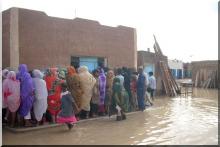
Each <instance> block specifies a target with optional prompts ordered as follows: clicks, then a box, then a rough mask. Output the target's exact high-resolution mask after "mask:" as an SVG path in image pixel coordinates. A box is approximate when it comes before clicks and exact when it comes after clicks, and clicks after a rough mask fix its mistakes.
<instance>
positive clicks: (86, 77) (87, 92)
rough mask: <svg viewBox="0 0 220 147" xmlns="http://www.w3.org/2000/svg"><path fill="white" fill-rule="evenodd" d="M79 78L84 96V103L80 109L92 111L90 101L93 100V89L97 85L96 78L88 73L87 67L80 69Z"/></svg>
mask: <svg viewBox="0 0 220 147" xmlns="http://www.w3.org/2000/svg"><path fill="white" fill-rule="evenodd" d="M79 77H80V81H81V82H82V88H83V91H84V93H83V95H82V103H81V105H80V109H82V110H84V111H90V101H91V98H92V89H93V87H94V85H95V82H96V80H95V78H94V77H93V75H91V74H90V73H89V72H88V68H87V67H86V66H81V67H80V68H79Z"/></svg>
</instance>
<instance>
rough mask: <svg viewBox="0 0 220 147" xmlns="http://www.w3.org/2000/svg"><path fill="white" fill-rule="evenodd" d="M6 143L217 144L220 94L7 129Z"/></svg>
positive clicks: (201, 91)
mask: <svg viewBox="0 0 220 147" xmlns="http://www.w3.org/2000/svg"><path fill="white" fill-rule="evenodd" d="M2 141H3V144H4V145H5V144H7V145H11V144H15V145H18V144H23V145H24V144H28V145H32V144H34V145H43V144H50V145H64V144H65V145H73V144H75V145H76V144H84V145H85V144H95V145H98V144H120V145H124V144H130V145H133V144H138V145H143V144H144V145H146V144H147V145H149V144H152V145H164V144H166V145H170V144H172V145H179V144H182V145H191V144H192V145H203V144H204V145H205V144H211V145H217V144H218V91H217V90H204V89H194V93H193V96H192V97H191V96H190V97H188V98H186V97H181V98H180V97H177V98H166V97H161V98H157V99H156V100H155V101H154V106H153V107H150V108H147V109H146V110H145V111H144V112H135V113H131V114H129V115H127V120H124V121H120V122H118V121H115V116H112V117H111V118H108V117H105V118H100V119H99V120H91V121H85V122H81V123H79V124H77V125H76V126H75V127H74V128H73V129H72V130H71V131H68V130H67V128H66V126H60V127H55V128H48V129H43V130H38V131H32V132H25V133H11V132H9V131H7V130H3V140H2Z"/></svg>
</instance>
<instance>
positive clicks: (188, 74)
mask: <svg viewBox="0 0 220 147" xmlns="http://www.w3.org/2000/svg"><path fill="white" fill-rule="evenodd" d="M183 76H184V78H188V79H191V78H192V64H191V63H183Z"/></svg>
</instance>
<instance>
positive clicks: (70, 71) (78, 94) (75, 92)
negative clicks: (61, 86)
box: [66, 66, 83, 108]
mask: <svg viewBox="0 0 220 147" xmlns="http://www.w3.org/2000/svg"><path fill="white" fill-rule="evenodd" d="M66 83H67V86H68V90H69V91H70V93H71V95H72V97H73V99H74V102H75V103H76V105H77V107H78V108H80V105H81V101H82V94H83V88H82V83H81V81H80V77H79V75H78V74H77V73H76V70H75V68H74V67H72V66H70V67H68V68H67V76H66Z"/></svg>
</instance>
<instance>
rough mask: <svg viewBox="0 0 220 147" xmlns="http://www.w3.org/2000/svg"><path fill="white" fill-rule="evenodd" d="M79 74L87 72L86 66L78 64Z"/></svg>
mask: <svg viewBox="0 0 220 147" xmlns="http://www.w3.org/2000/svg"><path fill="white" fill-rule="evenodd" d="M78 72H79V74H81V73H86V72H88V67H87V66H80V67H79V69H78Z"/></svg>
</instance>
